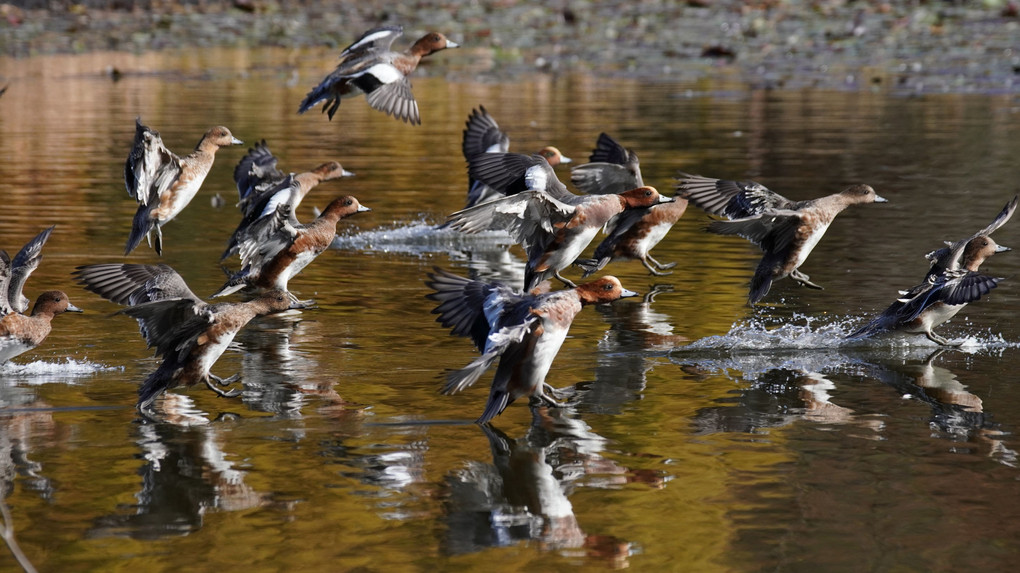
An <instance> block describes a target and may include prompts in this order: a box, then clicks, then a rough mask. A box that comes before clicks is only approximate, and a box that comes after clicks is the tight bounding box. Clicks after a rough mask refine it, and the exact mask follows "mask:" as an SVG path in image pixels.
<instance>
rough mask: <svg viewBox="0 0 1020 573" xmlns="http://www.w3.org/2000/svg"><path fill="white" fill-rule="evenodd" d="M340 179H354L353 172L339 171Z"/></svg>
mask: <svg viewBox="0 0 1020 573" xmlns="http://www.w3.org/2000/svg"><path fill="white" fill-rule="evenodd" d="M340 177H354V172H353V171H348V170H346V169H340Z"/></svg>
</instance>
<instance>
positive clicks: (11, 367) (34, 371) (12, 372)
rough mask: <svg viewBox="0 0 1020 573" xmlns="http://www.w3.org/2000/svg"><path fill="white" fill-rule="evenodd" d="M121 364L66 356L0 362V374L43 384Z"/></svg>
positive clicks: (90, 373) (115, 368) (118, 368)
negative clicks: (110, 364) (64, 357)
mask: <svg viewBox="0 0 1020 573" xmlns="http://www.w3.org/2000/svg"><path fill="white" fill-rule="evenodd" d="M122 370H124V367H123V366H107V365H105V364H96V363H95V362H90V361H88V360H75V359H73V358H67V359H66V360H65V361H64V362H46V361H44V360H36V361H35V362H28V363H24V364H20V363H15V362H7V363H6V364H0V375H4V376H11V377H14V376H21V377H26V378H27V379H28V380H26V381H27V382H29V383H36V384H43V383H46V382H50V381H51V380H52V379H54V378H57V379H65V378H77V377H83V376H90V375H92V374H95V373H97V372H111V371H122Z"/></svg>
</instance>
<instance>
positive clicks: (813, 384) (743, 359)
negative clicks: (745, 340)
mask: <svg viewBox="0 0 1020 573" xmlns="http://www.w3.org/2000/svg"><path fill="white" fill-rule="evenodd" d="M671 360H673V361H674V362H676V363H678V364H681V365H682V367H683V368H684V370H685V371H686V372H688V373H689V374H696V375H705V374H707V373H709V372H724V373H725V372H730V371H739V372H740V373H741V375H740V378H741V380H743V381H747V382H749V383H750V385H749V386H747V387H744V388H741V389H740V390H737V391H735V392H734V393H735V394H736V396H735V397H734V398H730V399H727V400H726V405H721V406H713V407H710V408H703V409H701V410H700V411H699V412H698V415H697V416H696V417H695V419H694V425H695V426H696V427H697V428H698V432H699V433H702V434H711V433H716V432H744V433H754V432H758V431H760V430H762V429H765V428H778V427H782V426H787V425H789V424H793V423H794V422H797V421H799V420H807V421H811V422H815V423H819V424H833V425H846V424H850V425H856V426H860V427H861V428H864V429H868V430H870V431H872V432H880V431H881V430H882V429H883V425H882V422H881V421H880V420H878V419H877V418H875V417H872V416H868V415H864V414H860V413H857V412H856V411H855V410H853V409H852V408H849V407H846V406H843V405H840V404H839V403H837V402H835V401H833V395H832V391H833V390H834V389H835V388H836V384H835V383H834V382H833V381H832V380H831V379H830V378H829V376H830V372H834V371H838V370H839V369H840V368H843V367H850V366H852V365H856V364H858V363H859V362H860V361H859V360H855V359H853V358H851V357H849V356H846V355H843V354H842V353H839V352H835V351H831V350H826V351H816V352H807V353H803V352H799V353H794V354H783V353H771V354H768V355H761V354H733V355H729V356H725V357H712V358H700V357H693V356H692V357H680V356H679V355H677V354H674V355H672V356H671ZM863 437H873V438H877V437H878V436H877V435H872V436H863Z"/></svg>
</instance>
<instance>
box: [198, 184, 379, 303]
mask: <svg viewBox="0 0 1020 573" xmlns="http://www.w3.org/2000/svg"><path fill="white" fill-rule="evenodd" d="M365 211H371V209H369V208H368V207H365V206H363V205H361V204H360V203H359V202H358V200H357V199H356V198H355V197H351V196H350V195H345V196H343V197H338V198H336V199H334V200H333V201H332V202H330V204H329V205H328V206H327V207H326V210H325V211H323V212H322V214H320V215H319V216H318V217H316V218H315V220H313V221H312V222H310V223H308V224H307V225H294V224H293V223H291V208H290V205H289V204H287V203H281V204H279V205H277V207H276V211H275V212H274V213H273V215H272V216H267V217H263V218H261V219H259V220H257V221H256V222H255V223H253V224H252V225H250V226H249V227H247V228H246V229H245V230H244V232H243V233H242V236H241V237H240V239H239V241H238V243H239V249H238V250H239V254H240V256H241V267H242V268H241V270H240V271H238V272H236V273H234V274H233V275H231V276H230V278H229V279H227V282H226V283H225V284H224V285H223V287H221V288H220V290H219V291H218V292H216V294H214V295H213V297H222V296H226V295H229V294H233V293H235V292H237V291H239V290H241V289H244V288H254V289H275V290H281V291H284V292H286V293H288V296H290V297H291V298H292V299H293V300H294V301H296V302H299V304H300V305H301V306H302V307H307V306H310V305H311V304H313V301H310V300H306V301H297V297H295V296H294V295H293V294H290V292H289V291H288V290H287V283H288V281H290V279H291V278H292V277H294V275H296V274H298V273H299V272H301V270H302V269H304V268H305V267H306V266H308V264H309V263H311V262H312V261H314V260H315V258H316V257H318V256H319V255H321V254H322V252H323V251H325V250H326V249H327V248H329V246H330V244H332V243H333V239H334V238H335V237H336V224H337V222H338V221H340V219H343V218H344V217H348V216H350V215H353V214H355V213H363V212H365Z"/></svg>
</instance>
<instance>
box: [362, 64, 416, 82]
mask: <svg viewBox="0 0 1020 573" xmlns="http://www.w3.org/2000/svg"><path fill="white" fill-rule="evenodd" d="M365 74H369V75H372V76H374V77H375V79H377V80H379V82H380V83H383V84H392V83H396V82H399V81H401V80H403V79H404V74H402V73H400V70H398V69H397V68H395V67H393V65H392V64H376V65H374V66H372V67H370V68H368V69H367V70H365V71H363V72H361V73H360V74H355V75H353V76H352V77H359V76H363V75H365Z"/></svg>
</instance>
